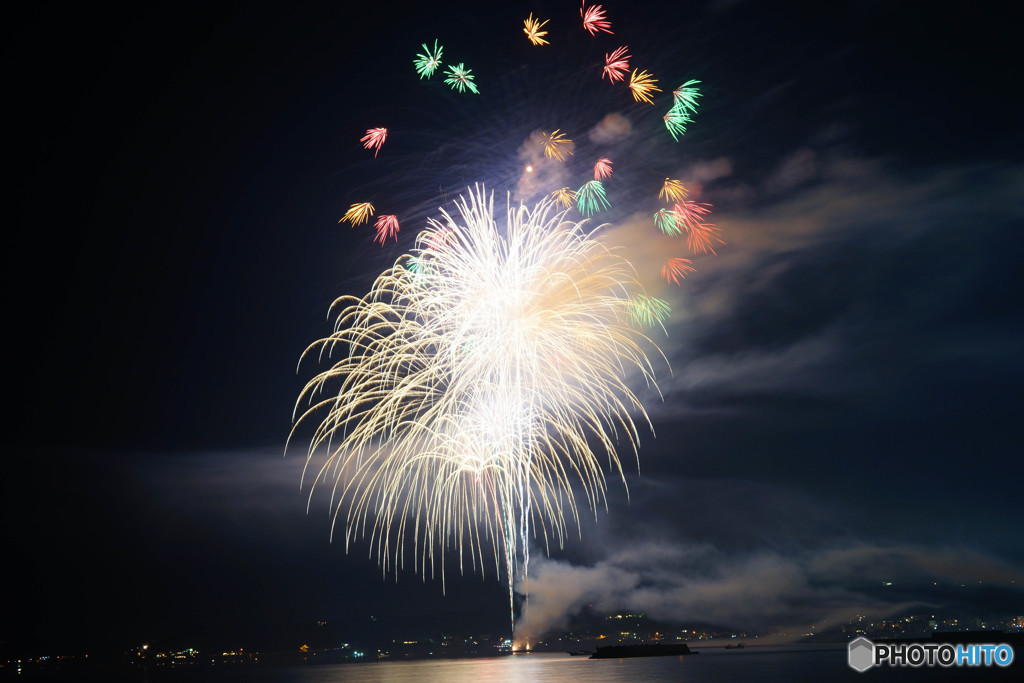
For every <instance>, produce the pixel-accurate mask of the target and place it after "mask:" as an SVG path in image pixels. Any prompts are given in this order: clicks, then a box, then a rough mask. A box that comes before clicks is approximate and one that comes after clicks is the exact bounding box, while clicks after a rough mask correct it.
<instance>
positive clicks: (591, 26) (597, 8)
mask: <svg viewBox="0 0 1024 683" xmlns="http://www.w3.org/2000/svg"><path fill="white" fill-rule="evenodd" d="M580 17H582V18H583V28H584V29H586V30H587V33H589V34H590V35H592V36H596V35H597V32H598V31H604V32H605V33H611V32H612V22H610V21H608V19H606V18H605V16H604V8H603V7H602V6H601V5H594V6H593V7H587V3H586V0H584V2H583V4H582V5H580Z"/></svg>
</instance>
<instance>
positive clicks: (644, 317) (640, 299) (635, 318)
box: [629, 294, 672, 328]
mask: <svg viewBox="0 0 1024 683" xmlns="http://www.w3.org/2000/svg"><path fill="white" fill-rule="evenodd" d="M671 311H672V307H671V306H669V305H668V302H667V301H665V300H664V299H658V298H657V297H653V296H647V295H646V294H637V295H636V296H634V297H633V298H632V299H630V300H629V319H630V320H631V321H632V322H633V325H634V326H636V327H638V328H645V327H654V326H655V325H660V324H661V322H662V321H663V320H665V319H667V318H668V314H669V313H670V312H671Z"/></svg>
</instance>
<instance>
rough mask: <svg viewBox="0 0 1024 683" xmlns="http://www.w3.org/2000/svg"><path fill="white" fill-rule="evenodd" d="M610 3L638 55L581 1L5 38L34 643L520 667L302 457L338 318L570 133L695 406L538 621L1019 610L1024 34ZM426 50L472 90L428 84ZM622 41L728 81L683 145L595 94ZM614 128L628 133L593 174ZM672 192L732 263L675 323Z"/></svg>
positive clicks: (674, 403)
mask: <svg viewBox="0 0 1024 683" xmlns="http://www.w3.org/2000/svg"><path fill="white" fill-rule="evenodd" d="M604 4H605V8H606V10H607V12H608V15H609V18H610V19H611V20H612V22H613V30H615V32H616V33H615V35H614V36H607V35H599V36H597V37H591V36H589V35H588V34H587V33H585V32H584V31H583V30H582V28H581V27H580V25H579V15H578V6H576V5H575V4H574V3H572V2H552V1H547V2H539V3H535V4H524V3H519V2H509V3H504V4H502V5H500V6H492V4H491V3H483V2H478V3H443V4H441V5H431V4H430V3H423V4H422V6H420V7H419V8H418V9H416V10H412V11H409V12H408V13H400V12H398V11H396V10H395V7H394V6H393V5H390V4H389V3H367V6H363V7H359V8H357V9H355V10H352V9H346V8H343V7H342V4H341V3H332V4H331V6H326V5H325V6H320V7H316V8H303V7H299V6H297V5H295V4H287V3H282V4H266V3H254V4H246V5H244V6H227V5H224V6H220V7H219V8H218V9H208V8H202V9H198V8H196V9H190V8H189V7H187V6H183V7H179V6H173V7H171V6H168V7H151V6H146V7H141V6H140V7H137V8H134V9H132V10H130V11H128V12H127V13H125V12H122V11H116V12H115V11H114V10H113V9H103V8H98V7H93V6H88V5H82V6H77V7H75V8H72V9H62V10H56V9H54V8H51V7H50V6H39V7H38V8H36V9H24V10H23V12H22V13H21V14H20V15H17V16H14V17H12V18H11V19H10V20H9V22H8V26H7V31H6V39H5V41H4V47H3V50H4V58H3V71H4V77H3V80H4V91H5V94H6V97H5V101H6V107H5V111H6V114H7V116H6V117H5V118H6V119H7V121H8V124H7V126H6V129H7V135H8V143H7V146H6V148H7V150H8V152H7V154H6V158H7V160H8V163H7V167H8V169H9V172H8V175H9V176H13V179H11V178H9V179H8V181H7V183H6V186H5V196H6V201H5V206H6V208H7V214H8V219H7V220H6V221H5V225H6V226H7V234H8V240H9V241H8V247H7V249H6V268H5V269H4V278H5V287H4V289H5V291H6V292H7V293H8V295H7V301H8V302H9V304H8V311H7V314H6V316H5V318H6V321H7V324H6V325H5V337H6V341H7V343H6V345H5V348H6V349H7V353H6V358H7V364H8V366H9V367H10V368H11V369H12V372H13V378H14V379H13V382H8V383H7V385H6V386H7V387H8V392H7V394H8V401H7V406H6V409H5V416H6V419H5V427H4V429H3V452H4V454H5V458H6V462H7V470H6V474H5V476H4V477H3V498H2V502H3V545H2V547H3V554H4V557H5V565H6V566H7V567H8V569H9V570H11V569H13V578H12V579H8V581H7V590H5V604H4V608H3V609H2V610H0V612H2V614H3V618H2V625H3V630H2V633H0V637H2V639H3V641H4V644H5V646H7V647H10V648H13V649H17V648H39V647H51V646H52V647H58V646H61V647H63V646H70V645H77V644H81V643H96V644H100V643H104V644H108V643H115V644H116V643H126V644H128V645H130V644H134V643H136V642H142V641H145V640H160V639H163V640H165V641H174V642H181V643H184V644H190V643H191V642H193V641H195V642H199V643H218V644H220V643H223V644H225V645H233V644H239V645H246V646H249V647H252V646H259V647H262V646H267V647H269V646H286V647H292V646H296V645H297V644H299V643H300V642H301V639H302V637H304V636H305V634H307V633H308V632H309V630H310V628H311V625H312V624H314V623H315V622H316V621H317V620H327V621H328V622H329V623H332V624H336V625H340V626H339V628H340V629H342V630H343V631H344V632H346V633H355V634H358V633H366V632H369V631H372V630H374V629H376V630H377V631H379V632H381V633H385V632H386V633H394V634H395V635H396V636H400V635H403V634H406V633H408V635H409V636H417V635H423V634H428V633H436V632H439V631H440V630H442V629H443V630H446V631H449V632H455V633H471V632H482V631H487V632H491V633H504V632H506V631H507V629H508V613H507V595H506V593H505V590H506V588H505V585H504V582H503V579H502V578H499V577H496V576H495V575H494V573H493V571H491V572H490V573H489V574H488V575H486V576H484V577H483V578H481V577H480V576H479V575H470V576H466V577H464V578H460V577H458V576H457V575H456V576H450V577H449V578H448V581H447V586H446V593H447V594H446V595H442V588H441V582H440V580H438V579H436V578H435V579H430V578H428V579H427V580H426V581H425V582H424V581H423V580H422V577H420V576H418V575H416V574H414V573H412V572H411V571H403V572H399V574H398V576H397V578H396V577H395V575H394V573H393V572H392V573H390V574H389V575H388V576H386V577H382V575H381V573H382V572H381V569H380V568H379V567H378V566H377V564H376V561H375V559H373V558H370V557H369V549H368V547H367V546H366V545H365V544H357V545H355V546H353V547H352V548H351V549H350V552H349V553H348V554H346V552H345V548H344V544H343V543H341V542H338V541H337V540H335V542H334V543H333V544H332V543H331V542H330V541H329V534H330V516H329V502H328V500H327V497H326V496H316V495H314V496H313V499H312V502H311V504H310V511H309V513H308V514H307V511H306V503H307V496H308V494H309V489H308V486H307V487H306V488H305V489H300V486H299V477H300V473H301V470H302V467H303V464H304V461H305V457H304V449H303V446H302V444H300V445H299V446H298V448H296V449H295V450H293V451H289V454H288V456H287V457H284V443H285V439H286V438H287V436H288V433H289V430H290V428H291V415H292V409H293V407H294V402H295V399H296V397H297V396H298V393H299V391H300V389H301V388H302V386H303V385H304V384H305V382H306V381H307V380H308V379H309V378H310V377H311V376H312V375H313V373H314V372H315V364H314V365H311V366H307V365H304V366H303V367H302V368H301V369H300V370H299V372H298V373H296V364H297V362H298V359H299V356H300V354H301V353H302V351H303V349H304V348H305V347H306V346H307V345H308V344H309V343H311V342H312V341H314V340H315V339H318V338H320V337H322V336H325V335H326V334H329V332H330V329H331V323H330V321H329V320H328V319H327V312H328V307H329V305H330V303H331V302H332V301H333V300H334V299H335V298H336V297H338V296H341V295H343V294H352V295H362V294H363V293H364V292H365V291H366V290H367V289H368V287H369V284H370V283H371V282H372V280H373V278H374V277H375V275H376V274H377V273H379V272H380V271H381V270H383V269H384V268H386V267H387V266H388V265H390V264H391V263H392V262H393V261H394V259H395V258H397V257H398V255H399V254H401V253H402V252H403V250H405V249H409V248H411V247H412V240H413V237H414V235H415V233H416V232H417V231H418V230H419V229H420V228H422V227H423V226H424V225H425V220H426V218H428V217H430V216H433V215H436V213H437V209H438V207H441V206H447V207H449V208H450V206H451V204H450V202H451V200H452V199H454V198H455V197H457V196H458V194H459V193H460V192H462V191H464V189H465V188H466V186H467V185H470V184H472V183H475V182H478V181H481V182H485V183H487V185H488V187H489V188H493V189H495V190H496V191H497V192H499V193H500V196H502V197H504V193H505V192H510V191H513V190H514V188H515V187H516V181H517V180H518V178H519V176H520V175H521V173H522V166H523V161H524V159H526V158H528V157H529V155H530V154H531V152H530V150H529V146H528V145H527V144H526V143H527V140H528V138H529V136H530V134H531V133H532V132H534V131H536V130H541V129H544V130H550V129H553V128H560V129H561V130H563V131H566V132H567V133H568V134H569V137H571V138H573V139H574V140H575V141H576V143H577V147H576V156H575V157H574V158H573V160H572V161H571V162H570V163H569V165H567V166H565V167H564V168H562V169H557V170H555V171H553V173H555V174H556V175H557V174H558V173H565V174H566V175H567V177H570V178H572V179H573V180H570V181H567V182H565V183H564V184H566V185H572V184H574V183H575V184H580V183H581V181H577V180H575V179H576V178H584V177H585V176H586V173H587V166H588V164H590V163H592V161H591V159H592V158H594V157H595V156H596V155H597V154H598V153H600V154H602V155H603V154H605V153H606V152H607V153H608V154H614V155H615V156H614V159H615V162H616V166H615V169H616V172H615V175H613V176H612V179H610V180H609V181H608V188H609V195H610V200H611V202H612V206H613V209H612V210H611V211H609V212H608V214H607V215H604V216H601V219H602V220H607V221H610V222H612V223H613V225H614V227H612V228H609V229H608V233H609V236H610V238H611V239H614V240H618V243H620V244H622V245H623V246H624V247H625V248H626V249H627V251H628V255H629V256H630V258H631V260H632V261H633V262H634V263H635V264H636V265H637V267H638V269H639V270H640V271H641V274H642V275H643V276H644V278H645V284H646V285H647V286H648V287H649V288H651V289H652V290H654V291H655V292H656V293H658V295H659V296H663V297H665V298H666V299H668V300H670V301H671V303H672V307H673V312H672V317H671V318H670V320H669V321H668V322H667V323H666V327H667V331H668V335H667V336H664V335H662V336H660V337H659V338H657V339H656V341H657V343H658V345H659V346H660V347H661V349H662V350H663V351H664V353H665V355H666V357H667V359H668V361H669V363H670V365H671V371H669V369H668V368H667V367H665V366H664V364H663V365H662V366H661V367H659V368H657V371H658V376H659V387H660V389H661V393H662V395H663V396H664V399H663V400H662V399H661V398H659V397H658V395H657V393H655V392H653V391H647V390H644V389H643V386H642V384H641V385H639V386H637V387H636V389H637V391H638V392H639V393H640V395H641V397H642V398H643V400H644V403H645V406H646V407H647V410H648V412H649V414H650V416H651V419H652V421H653V424H654V430H655V434H654V435H652V434H650V433H649V432H642V433H641V439H642V441H641V447H640V453H639V471H638V468H637V463H636V461H635V460H633V459H632V456H631V454H629V453H627V452H625V451H624V452H623V455H624V461H625V463H626V472H627V476H626V478H627V483H628V486H629V500H628V501H627V499H626V493H625V489H624V487H623V486H622V485H621V482H619V481H617V480H615V479H614V478H611V479H610V481H609V504H608V506H609V510H608V512H607V513H606V512H605V511H604V510H603V509H602V510H600V511H599V513H598V514H597V516H596V519H595V518H594V516H593V515H591V516H589V517H587V516H584V522H583V530H582V538H578V537H575V538H571V539H570V542H569V543H568V544H567V545H566V547H565V548H564V549H561V550H558V549H556V550H555V552H553V554H552V557H551V558H550V559H546V558H543V552H542V550H541V549H540V548H534V549H533V556H532V564H531V568H530V575H531V583H530V596H531V597H530V599H531V610H530V611H528V613H527V617H526V621H527V623H528V624H530V625H532V626H533V627H535V628H537V629H543V628H544V627H548V626H551V627H558V626H563V625H566V624H568V623H570V621H571V618H572V616H573V615H574V614H576V613H578V612H579V610H580V609H581V608H582V607H583V606H584V605H593V606H594V607H595V609H597V610H599V611H600V610H604V609H607V610H617V609H629V610H637V611H646V612H647V613H648V614H650V615H652V616H655V617H661V618H665V619H679V620H686V621H692V622H705V623H714V624H721V625H723V626H727V627H734V628H757V629H764V630H767V631H773V630H787V629H798V628H804V627H806V626H807V625H808V624H812V623H814V624H819V625H827V624H829V623H836V622H839V623H841V622H842V621H844V620H845V619H847V618H849V616H851V615H852V614H855V613H860V614H871V615H878V616H884V615H890V614H907V613H924V612H929V611H931V612H949V613H953V612H957V613H968V612H970V613H977V614H1009V613H1016V614H1021V613H1024V540H1022V538H1024V535H1022V533H1021V522H1020V519H1021V515H1020V493H1021V485H1022V475H1024V464H1022V458H1021V457H1020V455H1021V446H1020V444H1021V442H1022V436H1024V434H1022V432H1024V428H1022V419H1021V418H1022V416H1024V401H1022V399H1021V388H1022V387H1024V354H1022V351H1024V344H1022V333H1024V305H1022V304H1024V301H1022V297H1021V294H1020V292H1022V291H1024V282H1022V280H1024V276H1022V273H1024V269H1022V268H1021V267H1020V265H1019V261H1020V255H1021V254H1022V253H1024V231H1022V230H1021V228H1022V218H1024V204H1022V201H1021V197H1022V196H1024V155H1022V145H1021V142H1022V140H1021V128H1020V125H1019V119H1020V112H1019V107H1015V106H1010V103H1009V100H1010V99H1012V98H1013V90H1014V88H1015V84H1016V83H1017V82H1018V81H1019V80H1020V76H1019V73H1017V70H1016V69H1015V68H1014V62H1015V61H1016V60H1018V59H1019V55H1018V54H1016V53H1017V50H1016V49H1015V48H1016V44H1017V42H1018V40H1017V36H1016V33H1015V32H1014V31H1013V28H1012V27H1013V24H1012V23H1011V22H1010V21H1009V20H1008V18H1007V17H1000V16H998V15H997V14H996V13H995V12H994V11H991V10H986V9H984V3H982V4H979V3H973V4H972V3H967V4H961V5H960V6H958V7H957V8H956V9H953V10H950V11H948V12H947V11H940V10H939V9H938V6H937V5H935V4H934V3H891V2H833V3H820V2H819V3H812V2H793V3H788V2H781V3H761V2H744V1H742V0H734V1H728V0H720V1H719V2H710V3H709V2H688V3H671V2H665V3H656V2H644V1H641V2H628V3H626V2H614V1H612V0H609V1H608V2H605V3H604ZM530 12H533V13H534V16H540V17H542V18H550V20H551V22H550V24H548V26H547V27H546V28H548V29H550V33H549V36H548V37H549V39H550V40H551V43H552V44H551V45H549V46H543V47H534V46H531V45H530V44H529V43H528V42H527V41H526V39H525V37H524V36H523V34H522V30H521V27H522V20H523V19H524V18H525V17H526V16H527V14H529V13H530ZM434 38H438V39H439V40H440V42H441V43H442V44H444V45H445V51H446V55H445V56H446V59H445V61H446V63H448V59H450V60H452V61H454V62H460V61H463V62H465V63H466V65H467V66H468V67H470V68H472V69H473V71H474V73H475V74H476V78H477V83H478V84H479V86H480V88H481V93H480V94H479V95H471V94H461V95H460V94H457V93H453V92H451V91H450V90H449V89H448V88H447V87H446V86H444V85H443V84H442V83H441V82H440V80H441V79H440V77H438V76H437V75H435V76H434V78H433V79H431V80H430V81H427V80H420V79H419V78H417V76H416V74H415V72H414V71H413V68H412V59H413V57H414V56H415V54H416V53H417V52H419V51H421V49H420V44H421V43H424V42H430V43H432V42H433V40H434ZM621 44H628V45H629V46H630V48H631V53H632V54H633V57H634V61H633V65H634V66H636V67H640V68H646V69H648V70H649V71H651V72H653V73H654V74H655V76H656V77H659V78H660V79H661V85H662V88H663V90H665V91H670V90H671V89H672V88H673V87H675V86H676V85H678V83H681V82H683V81H685V80H687V79H690V78H696V79H699V80H701V81H702V87H703V94H704V96H703V99H702V103H701V109H700V111H699V113H698V115H697V116H696V120H695V122H694V123H693V124H691V125H690V128H689V131H688V132H687V134H686V135H685V136H684V137H683V138H682V140H681V141H680V142H678V143H673V142H672V140H671V138H670V137H669V136H668V134H667V133H666V132H665V130H664V128H663V127H662V125H661V121H660V117H661V113H663V111H662V110H663V109H667V105H664V106H663V104H664V102H665V101H666V99H665V97H666V93H661V98H660V99H658V100H657V101H658V104H657V106H655V107H650V106H648V105H644V104H637V103H634V102H633V101H632V99H631V98H630V97H629V94H628V92H627V91H626V90H625V89H624V88H623V87H622V86H621V85H618V86H612V85H609V83H608V82H607V81H602V80H601V79H600V66H601V64H602V63H603V55H604V53H605V52H609V51H611V50H612V49H614V48H615V47H618V46H619V45H621ZM1018 63H1019V62H1018ZM677 82H678V83H677ZM613 114H617V115H619V118H618V119H615V118H614V117H613V119H609V118H608V116H609V115H613ZM611 120H620V121H621V120H625V121H626V122H628V130H627V131H626V132H624V133H621V134H620V135H619V136H618V137H616V138H615V139H614V140H610V141H609V140H603V141H602V138H601V137H600V135H598V133H597V131H600V130H603V129H604V128H605V127H606V126H607V124H608V122H609V121H611ZM376 126H387V127H388V128H389V130H390V131H391V132H390V137H389V139H388V141H387V142H386V143H385V146H384V148H383V149H382V150H381V153H380V155H379V157H378V158H377V159H374V158H373V155H372V152H369V151H367V150H364V149H363V148H362V147H361V145H360V144H359V138H360V137H361V136H362V135H363V133H364V132H365V131H366V129H368V128H372V127H376ZM667 176H671V177H674V178H680V179H683V180H684V182H687V184H688V186H689V187H690V188H691V191H693V192H694V193H695V195H694V196H695V197H699V199H700V201H705V202H710V203H712V204H713V205H714V207H715V209H714V220H715V223H716V224H717V225H718V226H719V227H720V228H721V229H722V236H723V239H724V240H725V242H726V244H725V245H724V246H721V247H720V248H719V249H717V252H718V253H717V255H715V256H711V255H708V256H699V257H696V258H694V265H695V266H696V268H697V272H696V273H694V274H692V275H690V276H689V277H687V279H686V280H685V282H684V283H683V285H682V286H681V287H676V286H674V285H673V286H671V287H669V286H666V285H665V284H664V282H663V281H660V280H659V278H658V270H659V268H660V262H661V259H663V258H664V255H665V253H666V251H665V250H666V249H670V248H672V245H669V244H668V243H667V242H666V238H663V237H661V236H659V234H658V233H657V231H656V230H655V229H654V227H653V225H652V223H651V221H650V215H651V213H653V211H654V210H655V209H656V208H658V202H657V199H656V195H657V189H658V188H660V184H661V181H662V180H663V179H664V178H665V177H667ZM642 187H654V188H655V189H654V192H653V193H651V192H648V190H646V189H645V190H642V191H641V189H640V188H642ZM358 201H373V202H374V203H375V204H376V205H377V206H378V207H379V208H378V210H379V212H381V213H397V214H399V217H400V219H401V220H402V222H403V229H402V233H401V234H400V237H399V244H398V245H395V244H394V243H389V244H388V245H387V246H386V247H385V248H383V249H382V248H381V247H380V246H379V245H377V244H374V243H373V242H372V230H371V229H370V228H369V227H368V226H361V227H359V228H354V229H353V228H349V227H348V225H347V224H345V225H338V219H339V218H340V217H341V215H342V214H343V213H344V211H345V210H346V208H347V207H348V206H349V205H350V204H352V203H354V202H358ZM11 216H13V219H12V218H11ZM883 582H892V584H893V585H892V586H883ZM524 628H525V627H524Z"/></svg>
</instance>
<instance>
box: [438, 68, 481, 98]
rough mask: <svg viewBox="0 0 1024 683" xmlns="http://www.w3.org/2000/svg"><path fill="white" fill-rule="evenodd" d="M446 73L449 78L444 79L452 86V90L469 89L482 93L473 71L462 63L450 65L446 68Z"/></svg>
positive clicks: (462, 90) (461, 90)
mask: <svg viewBox="0 0 1024 683" xmlns="http://www.w3.org/2000/svg"><path fill="white" fill-rule="evenodd" d="M444 75H445V76H447V77H448V78H446V79H444V82H445V83H446V84H448V85H450V86H451V87H452V90H458V91H459V92H466V91H467V90H468V91H470V92H471V93H474V94H480V91H479V90H477V87H476V83H474V82H473V73H472V71H470V70H469V69H467V68H466V66H465V65H464V64H462V63H459V64H458V65H456V66H450V67H448V69H446V70H445V72H444Z"/></svg>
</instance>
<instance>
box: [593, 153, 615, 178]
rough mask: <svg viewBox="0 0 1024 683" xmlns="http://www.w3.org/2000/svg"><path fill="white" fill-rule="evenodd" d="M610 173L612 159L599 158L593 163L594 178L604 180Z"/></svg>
mask: <svg viewBox="0 0 1024 683" xmlns="http://www.w3.org/2000/svg"><path fill="white" fill-rule="evenodd" d="M611 174H612V160H611V159H605V158H601V159H598V160H597V163H595V164H594V180H604V179H605V178H607V177H608V176H610V175H611Z"/></svg>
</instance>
